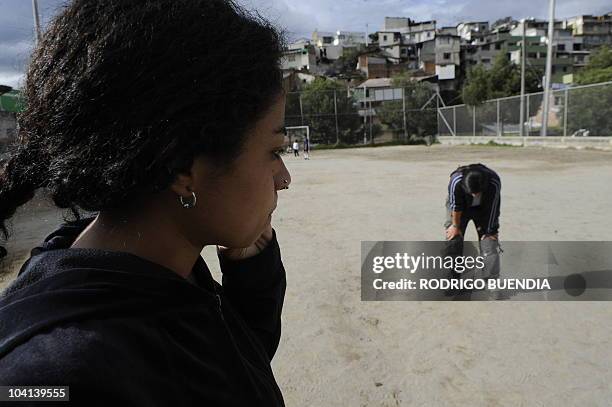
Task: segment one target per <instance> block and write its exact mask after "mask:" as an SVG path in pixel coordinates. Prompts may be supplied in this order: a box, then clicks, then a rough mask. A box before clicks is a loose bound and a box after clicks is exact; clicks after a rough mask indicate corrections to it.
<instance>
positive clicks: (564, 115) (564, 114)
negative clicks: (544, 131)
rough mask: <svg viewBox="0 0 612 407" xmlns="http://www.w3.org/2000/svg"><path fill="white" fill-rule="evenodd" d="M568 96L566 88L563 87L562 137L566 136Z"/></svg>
mask: <svg viewBox="0 0 612 407" xmlns="http://www.w3.org/2000/svg"><path fill="white" fill-rule="evenodd" d="M568 98H569V92H568V89H567V88H565V98H564V99H565V101H564V104H565V106H564V108H563V137H566V136H567V107H568V106H569V103H568V102H567V99H568Z"/></svg>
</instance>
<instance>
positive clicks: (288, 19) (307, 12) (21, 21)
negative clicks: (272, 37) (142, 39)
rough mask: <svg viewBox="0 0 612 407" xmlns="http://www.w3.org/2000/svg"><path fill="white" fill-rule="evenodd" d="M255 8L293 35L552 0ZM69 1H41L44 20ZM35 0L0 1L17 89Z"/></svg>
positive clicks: (265, 4) (516, 11) (0, 78)
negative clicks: (390, 19) (395, 18)
mask: <svg viewBox="0 0 612 407" xmlns="http://www.w3.org/2000/svg"><path fill="white" fill-rule="evenodd" d="M238 2H239V3H241V4H243V5H245V6H247V7H249V8H255V9H257V10H258V11H260V13H261V14H263V15H264V16H266V17H268V18H269V19H270V20H272V21H273V22H275V23H276V24H278V25H280V26H282V27H284V28H285V29H286V30H287V32H288V33H289V34H290V36H291V37H293V38H297V37H303V36H304V37H310V35H311V33H312V31H313V30H314V29H318V30H319V31H336V30H339V29H341V30H348V31H365V30H366V24H368V26H369V32H374V31H376V30H379V29H380V28H382V24H383V21H384V18H385V16H394V17H399V16H401V17H410V18H412V19H413V20H417V21H419V20H434V19H435V20H437V21H438V25H439V26H442V25H451V26H454V25H456V24H457V23H459V22H461V21H474V20H478V21H480V20H483V21H490V22H493V21H495V20H497V19H498V18H503V17H507V16H512V17H514V18H515V19H520V18H524V17H536V18H546V17H547V13H548V0H512V1H504V2H498V1H494V0H427V1H425V0H267V1H264V0H238ZM64 3H65V0H39V7H40V13H41V18H42V22H43V24H46V23H47V22H48V21H49V18H50V17H51V16H52V15H53V14H54V12H55V11H56V10H57V8H58V7H59V6H60V5H61V4H64ZM556 4H557V6H556V17H557V18H566V17H571V16H575V15H580V14H595V15H601V14H604V13H607V12H611V11H612V2H611V1H610V0H557V1H556ZM33 25H34V24H33V17H32V2H31V0H0V84H5V85H9V86H13V87H19V85H20V83H21V81H22V79H23V71H24V66H25V65H26V63H27V60H28V55H29V53H30V51H31V48H32V45H33V38H34V29H33Z"/></svg>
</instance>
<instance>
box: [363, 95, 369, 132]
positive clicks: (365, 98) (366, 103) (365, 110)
mask: <svg viewBox="0 0 612 407" xmlns="http://www.w3.org/2000/svg"><path fill="white" fill-rule="evenodd" d="M367 94H368V90H367V87H366V86H365V85H363V144H367V143H368V138H367V134H368V133H367V130H366V124H367V120H368V113H367V109H368V100H367Z"/></svg>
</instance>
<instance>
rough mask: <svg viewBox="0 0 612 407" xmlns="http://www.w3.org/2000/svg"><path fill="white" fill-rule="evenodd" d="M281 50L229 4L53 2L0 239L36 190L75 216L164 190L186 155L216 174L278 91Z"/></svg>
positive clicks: (4, 176) (274, 32) (2, 176)
mask: <svg viewBox="0 0 612 407" xmlns="http://www.w3.org/2000/svg"><path fill="white" fill-rule="evenodd" d="M284 43H285V42H284V35H283V33H282V32H281V31H280V30H279V29H278V28H276V27H274V26H273V25H272V24H271V23H269V22H268V21H267V20H265V19H264V18H262V17H261V16H260V15H259V14H257V13H256V12H252V11H247V10H245V9H243V8H241V7H240V6H238V5H236V4H235V3H234V2H233V1H232V0H146V1H145V0H139V1H125V0H73V1H72V2H70V3H69V4H67V5H66V6H64V7H63V9H62V10H61V12H60V13H59V15H58V16H57V17H55V18H54V19H53V20H52V22H51V23H50V25H49V28H48V30H47V31H46V32H45V34H44V36H43V39H42V41H41V42H40V43H39V45H38V46H37V48H36V49H35V50H34V52H33V55H32V59H31V62H30V64H29V67H28V70H27V73H26V82H25V87H24V97H25V102H26V108H25V111H24V112H23V113H22V114H20V115H19V117H18V123H19V131H18V137H17V144H16V145H15V146H14V147H13V151H12V154H11V156H10V158H9V159H8V160H7V161H6V162H5V163H4V165H3V170H2V171H0V228H1V229H2V231H3V232H4V236H5V238H8V236H9V233H8V230H7V227H6V224H5V223H6V220H7V219H9V218H10V217H12V216H13V215H14V213H15V211H16V209H17V208H18V207H19V206H20V205H22V204H24V203H26V202H27V201H29V200H30V199H32V198H33V196H34V192H35V191H36V190H37V189H38V188H45V189H46V190H48V192H49V194H50V196H51V197H52V199H53V202H54V203H55V205H56V206H57V207H59V208H63V209H71V210H72V212H73V213H74V214H75V216H76V217H77V218H78V217H79V210H85V211H100V210H106V209H114V208H121V207H123V205H124V202H126V201H129V200H130V197H132V196H134V195H135V194H137V193H141V192H142V191H148V192H151V193H154V192H157V191H161V190H163V189H165V188H167V187H168V186H169V185H170V184H171V183H172V181H173V180H174V179H175V178H176V176H177V174H179V173H181V172H187V171H188V169H189V168H190V166H191V164H192V163H193V160H194V158H195V157H197V156H200V155H206V156H208V157H210V158H211V159H213V160H214V162H216V163H218V164H219V168H224V166H225V165H227V164H228V163H231V162H232V161H233V159H234V158H235V157H236V156H237V155H238V154H239V153H240V151H241V147H242V145H243V143H244V140H245V137H246V134H247V130H248V129H249V128H250V127H251V126H252V125H253V124H254V123H255V122H256V121H257V120H258V119H259V118H261V116H262V115H263V114H264V113H265V112H266V111H267V110H268V109H269V107H270V106H271V105H272V104H273V103H274V101H275V99H276V98H277V97H278V96H279V95H280V93H281V92H282V71H281V68H280V57H281V55H282V50H283V47H284Z"/></svg>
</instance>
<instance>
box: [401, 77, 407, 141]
mask: <svg viewBox="0 0 612 407" xmlns="http://www.w3.org/2000/svg"><path fill="white" fill-rule="evenodd" d="M402 110H403V111H404V142H406V143H407V142H408V128H407V125H406V88H402Z"/></svg>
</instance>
